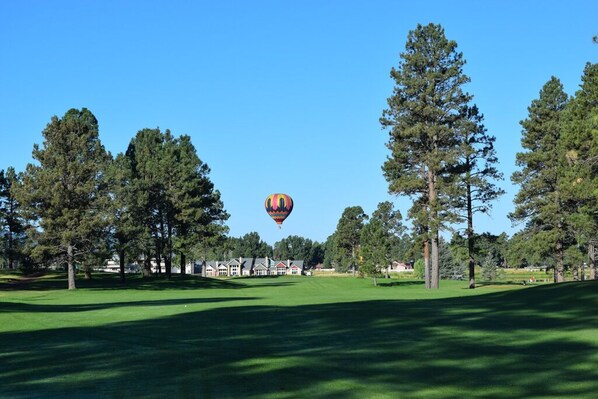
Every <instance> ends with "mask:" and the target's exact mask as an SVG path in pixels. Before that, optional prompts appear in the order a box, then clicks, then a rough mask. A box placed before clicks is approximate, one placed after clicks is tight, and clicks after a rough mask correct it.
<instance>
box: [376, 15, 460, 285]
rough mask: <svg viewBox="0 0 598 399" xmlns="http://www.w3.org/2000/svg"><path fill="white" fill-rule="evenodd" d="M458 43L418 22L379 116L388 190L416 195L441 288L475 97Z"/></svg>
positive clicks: (415, 212)
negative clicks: (444, 235) (463, 139)
mask: <svg viewBox="0 0 598 399" xmlns="http://www.w3.org/2000/svg"><path fill="white" fill-rule="evenodd" d="M464 65H465V60H464V59H463V55H462V53H460V52H458V51H457V43H456V42H454V41H450V40H448V39H447V38H446V37H445V34H444V29H443V28H442V27H441V26H440V25H434V24H429V25H426V26H422V25H418V26H417V28H416V29H415V30H413V31H411V32H409V35H408V37H407V44H406V46H405V52H403V53H402V54H401V62H400V64H399V67H398V68H396V69H395V68H392V70H391V73H390V75H391V78H392V79H393V80H394V82H395V87H394V91H393V95H392V96H391V97H390V98H389V99H388V108H387V109H385V110H384V111H383V113H382V117H381V118H380V123H381V125H382V127H383V128H388V129H390V131H389V134H390V137H389V142H388V144H387V146H388V148H389V149H390V151H391V155H390V156H389V157H388V158H387V160H386V162H385V163H384V165H383V171H384V176H385V178H386V180H387V181H388V183H389V191H390V192H391V193H394V194H402V195H407V196H410V197H412V198H413V200H414V205H413V207H412V209H411V211H410V216H411V217H412V218H415V220H416V224H417V225H418V226H420V228H421V230H422V234H420V236H421V237H422V239H423V241H427V240H428V239H429V240H430V242H431V259H432V265H431V266H432V273H431V281H430V286H431V287H432V288H438V283H439V281H438V280H439V270H438V240H439V230H441V229H442V228H443V227H444V226H445V225H446V224H447V223H448V224H450V223H453V222H455V221H458V220H460V217H459V215H458V213H457V212H456V209H455V204H454V202H453V198H454V195H453V194H454V191H455V189H456V188H455V184H456V183H455V174H454V172H453V168H454V167H455V166H457V165H458V164H459V159H460V151H459V150H460V147H459V142H460V138H459V136H458V129H457V127H458V125H459V123H460V122H461V121H462V119H463V115H462V109H463V107H466V106H467V104H468V103H469V101H470V100H471V96H470V95H469V94H467V93H465V92H464V91H463V86H464V85H465V84H466V83H468V82H469V78H468V77H467V76H466V75H465V74H464V73H463V71H462V69H463V66H464Z"/></svg>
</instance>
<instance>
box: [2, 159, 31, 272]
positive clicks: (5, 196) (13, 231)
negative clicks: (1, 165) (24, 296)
mask: <svg viewBox="0 0 598 399" xmlns="http://www.w3.org/2000/svg"><path fill="white" fill-rule="evenodd" d="M20 184H21V178H20V177H19V175H18V174H17V173H16V172H15V169H14V168H13V167H9V168H8V169H6V174H5V173H4V171H2V170H0V232H1V233H2V241H4V242H3V244H5V245H4V247H5V248H6V251H5V252H6V259H7V266H8V268H9V269H16V268H17V264H19V263H20V261H22V260H23V253H22V249H23V245H24V240H25V230H26V224H25V221H24V220H23V217H22V215H21V204H20V203H19V201H17V199H16V198H15V191H16V189H17V188H18V186H19V185H20Z"/></svg>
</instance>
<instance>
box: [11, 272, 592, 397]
mask: <svg viewBox="0 0 598 399" xmlns="http://www.w3.org/2000/svg"><path fill="white" fill-rule="evenodd" d="M597 289H598V284H597V283H596V282H591V283H579V284H574V285H570V284H561V285H551V286H539V287H533V288H530V289H528V290H516V291H510V292H501V293H496V294H487V295H481V296H473V297H459V298H450V299H442V300H403V301H400V300H375V301H360V302H350V303H332V304H319V305H303V306H295V307H277V306H239V305H237V304H235V305H234V306H229V307H218V308H212V309H206V310H204V311H196V312H190V313H185V314H177V315H173V316H169V317H160V318H155V319H150V320H141V321H134V322H126V323H113V324H105V325H102V326H101V327H94V328H90V327H70V328H63V329H53V330H41V331H31V332H26V331H20V332H11V333H4V334H0V343H1V345H2V346H3V348H2V355H1V360H2V361H1V362H0V387H2V390H3V394H4V396H5V397H9V398H25V397H50V398H52V397H56V398H58V397H131V398H134V397H145V398H162V397H174V398H192V397H201V398H237V397H244V398H295V397H317V398H323V399H333V398H363V397H388V398H394V397H401V398H427V397H442V398H455V399H457V398H459V399H461V398H463V397H474V398H507V397H509V398H510V397H520V398H541V397H542V398H549V397H555V398H556V397H577V398H579V397H587V398H592V397H594V395H595V393H596V392H598V378H597V377H598V373H597V366H598V364H597V363H596V356H595V353H596V350H598V346H597V345H598V344H597V340H596V337H595V336H594V337H593V338H591V337H592V336H591V335H589V334H590V333H589V332H591V331H596V329H598V318H597V316H596V313H595V309H596V308H597V307H598V295H597V294H596V291H597ZM217 300H218V299H217ZM150 302H152V301H150ZM80 310H81V311H83V310H85V309H84V308H82V309H80ZM35 311H41V309H36V310H35ZM73 311H77V309H73ZM81 375H83V376H85V378H82V377H81Z"/></svg>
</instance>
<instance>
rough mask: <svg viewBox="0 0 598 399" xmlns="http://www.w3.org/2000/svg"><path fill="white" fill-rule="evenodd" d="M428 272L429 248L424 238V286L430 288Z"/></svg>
mask: <svg viewBox="0 0 598 399" xmlns="http://www.w3.org/2000/svg"><path fill="white" fill-rule="evenodd" d="M430 274H431V273H430V248H429V244H428V239H426V240H425V241H424V280H425V281H426V288H432V285H431V283H430V280H431V279H430Z"/></svg>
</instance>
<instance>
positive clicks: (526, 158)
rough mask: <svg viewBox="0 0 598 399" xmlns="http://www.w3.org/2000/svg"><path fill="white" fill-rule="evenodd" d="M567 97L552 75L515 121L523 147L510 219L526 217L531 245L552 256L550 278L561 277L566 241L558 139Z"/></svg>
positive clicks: (557, 278)
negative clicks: (523, 116)
mask: <svg viewBox="0 0 598 399" xmlns="http://www.w3.org/2000/svg"><path fill="white" fill-rule="evenodd" d="M567 101H568V97H567V95H566V94H565V92H564V91H563V85H562V84H561V82H560V81H559V80H558V79H557V78H555V77H552V78H551V79H550V80H549V81H548V82H547V83H546V84H545V85H544V87H543V88H542V90H541V91H540V97H539V98H538V99H536V100H534V101H532V104H531V105H530V106H529V107H528V112H529V116H528V118H527V119H525V120H523V121H521V126H522V127H523V137H522V139H521V145H522V147H523V148H524V150H526V151H525V152H520V153H517V155H516V159H517V166H519V167H520V168H521V170H520V171H517V172H514V173H513V175H512V177H511V180H512V181H513V183H515V184H519V185H520V186H521V187H520V190H519V192H518V193H517V195H516V197H515V210H514V211H513V212H512V213H511V214H510V215H509V217H510V218H511V219H512V220H513V221H524V222H526V226H525V228H526V229H528V230H530V231H531V232H532V233H533V234H534V235H535V236H536V237H535V238H536V239H537V242H538V244H539V245H538V247H537V248H536V250H537V251H538V252H539V253H540V254H542V255H543V256H545V257H554V259H555V265H554V281H555V282H561V281H564V254H565V250H566V248H567V246H568V245H570V236H569V234H568V231H569V228H568V226H567V224H566V211H565V206H564V202H563V198H562V193H561V189H560V184H561V179H562V175H563V168H564V165H565V155H564V153H563V148H562V146H561V144H560V138H561V134H562V128H563V125H562V122H561V120H562V117H563V111H564V109H565V107H566V105H567Z"/></svg>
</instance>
